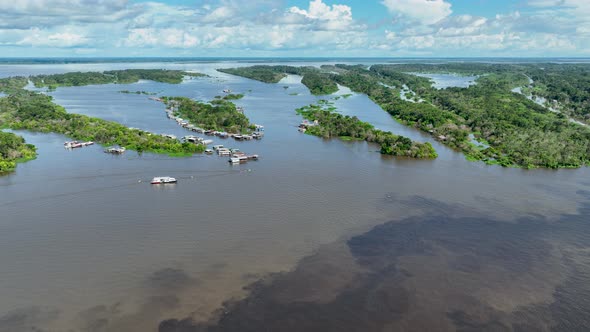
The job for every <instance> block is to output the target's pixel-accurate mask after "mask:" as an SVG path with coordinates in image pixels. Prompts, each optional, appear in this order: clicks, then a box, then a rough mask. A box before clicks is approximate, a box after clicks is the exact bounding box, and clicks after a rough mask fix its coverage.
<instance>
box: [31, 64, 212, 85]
mask: <svg viewBox="0 0 590 332" xmlns="http://www.w3.org/2000/svg"><path fill="white" fill-rule="evenodd" d="M185 76H191V77H195V76H205V75H204V74H201V73H191V72H186V71H182V70H166V69H125V70H110V71H105V72H102V73H101V72H72V73H64V74H52V75H37V76H31V77H30V78H29V79H30V80H31V81H32V82H33V83H34V84H35V87H37V88H42V87H48V88H50V89H55V88H57V87H60V86H83V85H92V84H110V83H117V84H129V83H136V82H138V81H139V80H150V81H156V82H162V83H170V84H178V83H181V82H182V79H183V78H184V77H185Z"/></svg>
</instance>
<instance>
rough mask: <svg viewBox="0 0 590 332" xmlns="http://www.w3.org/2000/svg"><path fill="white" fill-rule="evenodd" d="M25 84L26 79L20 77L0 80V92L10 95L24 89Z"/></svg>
mask: <svg viewBox="0 0 590 332" xmlns="http://www.w3.org/2000/svg"><path fill="white" fill-rule="evenodd" d="M27 83H28V79H27V78H26V77H22V76H16V77H6V78H0V92H4V93H7V94H10V93H13V92H16V91H18V90H20V89H22V88H24V87H25V86H26V85H27Z"/></svg>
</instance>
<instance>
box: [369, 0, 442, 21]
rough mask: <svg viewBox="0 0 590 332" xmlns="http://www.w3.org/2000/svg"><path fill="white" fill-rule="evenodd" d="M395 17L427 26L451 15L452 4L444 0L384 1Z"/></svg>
mask: <svg viewBox="0 0 590 332" xmlns="http://www.w3.org/2000/svg"><path fill="white" fill-rule="evenodd" d="M381 3H382V4H383V5H384V6H385V7H387V10H389V12H390V13H391V14H393V15H395V16H401V17H404V18H408V19H410V20H415V21H419V22H421V23H425V24H432V23H436V22H438V21H440V20H442V19H443V18H445V17H447V16H449V15H451V13H452V12H453V11H452V10H451V4H450V3H449V2H446V1H444V0H383V1H382V2H381Z"/></svg>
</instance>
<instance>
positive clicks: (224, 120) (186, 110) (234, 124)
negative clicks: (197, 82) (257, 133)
mask: <svg viewBox="0 0 590 332" xmlns="http://www.w3.org/2000/svg"><path fill="white" fill-rule="evenodd" d="M242 96H243V95H227V96H224V97H219V96H218V97H216V98H215V99H213V100H212V101H210V102H209V103H203V102H199V101H196V100H192V99H190V98H186V97H161V98H160V99H161V100H162V102H163V103H164V104H165V105H166V106H167V107H168V108H170V109H172V111H173V114H174V115H175V116H177V117H180V118H182V119H183V120H186V121H188V123H189V124H191V125H193V126H196V127H199V128H203V129H205V130H216V131H226V132H228V133H231V134H239V133H244V134H245V133H251V132H252V131H254V130H255V126H254V125H253V124H251V123H250V121H249V120H248V118H247V117H246V116H245V115H244V114H243V113H241V112H239V111H238V109H237V107H236V105H235V104H234V103H232V102H231V101H229V100H234V99H239V98H241V97H242ZM228 97H229V98H228Z"/></svg>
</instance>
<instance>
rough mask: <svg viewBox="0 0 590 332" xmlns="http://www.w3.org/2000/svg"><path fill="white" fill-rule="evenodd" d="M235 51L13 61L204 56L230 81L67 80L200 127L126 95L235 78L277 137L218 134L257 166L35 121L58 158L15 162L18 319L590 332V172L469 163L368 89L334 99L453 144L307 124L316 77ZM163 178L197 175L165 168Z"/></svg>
mask: <svg viewBox="0 0 590 332" xmlns="http://www.w3.org/2000/svg"><path fill="white" fill-rule="evenodd" d="M305 64H306V65H307V64H310V63H305ZM311 64H312V65H314V63H311ZM236 65H247V64H244V63H232V62H220V63H190V64H176V63H133V64H129V63H125V64H115V63H113V64H108V63H103V64H84V65H81V64H73V65H27V66H25V65H2V66H0V76H12V75H18V74H20V75H28V74H38V73H54V72H67V71H76V70H82V71H87V70H88V71H89V70H106V69H118V68H178V69H186V70H195V71H201V72H205V73H207V74H210V75H212V77H210V78H199V79H194V80H188V81H186V82H185V83H183V84H180V85H169V84H162V83H154V82H140V83H137V84H131V85H102V86H87V87H71V88H59V89H58V90H57V91H55V92H52V93H51V95H53V96H54V98H55V101H56V102H57V103H58V104H61V105H63V106H64V107H66V109H67V110H68V111H69V112H73V113H81V114H87V115H91V116H96V117H101V118H104V119H108V120H115V121H119V122H121V123H124V124H125V125H128V126H130V127H138V128H141V129H146V130H150V131H153V132H156V133H170V134H174V135H177V136H179V137H180V136H183V135H188V134H189V133H188V132H186V131H185V130H184V129H182V128H180V127H178V126H177V125H176V124H175V123H174V122H173V121H170V120H168V119H167V118H166V117H165V113H164V107H163V105H162V104H160V103H158V102H154V101H151V100H149V99H148V98H147V97H146V96H145V95H128V94H121V93H118V91H119V90H131V91H136V90H144V91H149V92H155V93H158V94H160V95H182V96H187V97H191V98H197V99H200V100H209V99H212V98H213V97H214V96H215V95H219V94H221V93H222V92H221V91H222V90H223V89H225V88H229V89H231V90H232V91H234V92H238V93H245V95H246V96H245V97H244V98H243V99H241V100H238V101H236V104H238V105H239V106H243V107H244V108H245V110H246V115H247V116H248V117H249V118H250V119H251V121H252V122H254V123H259V124H263V125H264V126H265V128H266V129H265V137H264V139H263V140H261V141H252V142H235V141H233V140H221V139H216V143H219V144H224V145H226V146H230V147H238V148H240V149H241V150H242V151H246V152H250V153H257V154H259V155H260V156H261V159H260V160H259V161H257V162H250V163H247V164H243V165H240V166H230V165H228V163H227V162H226V159H225V158H218V157H217V156H208V155H197V156H194V157H191V158H171V157H167V156H162V155H152V154H144V155H138V154H136V153H134V152H128V153H126V154H124V155H122V156H112V155H108V154H105V153H102V148H101V147H100V146H91V147H87V148H83V149H77V150H74V151H68V150H65V149H64V148H63V141H65V140H66V139H67V138H66V137H64V136H60V135H55V134H37V133H28V132H19V134H22V135H23V136H24V137H25V138H26V139H27V141H28V142H30V143H33V144H35V145H37V146H38V149H39V157H38V159H36V160H34V161H30V162H27V163H24V164H20V165H19V166H18V169H17V171H16V172H15V173H12V174H10V175H5V176H2V177H0V209H1V211H2V213H1V217H0V271H1V277H0V331H2V332H4V331H10V332H15V331H93V332H99V331H100V332H103V331H109V332H110V331H132V332H133V331H158V330H160V331H165V332H168V331H404V330H405V331H485V330H489V331H529V330H530V331H548V330H560V331H583V330H589V329H590V321H589V317H590V303H589V302H590V278H589V276H590V274H589V273H590V228H589V226H588V222H589V221H590V217H588V215H589V214H590V210H589V204H590V171H589V170H588V168H582V169H578V170H559V171H551V170H520V169H506V168H501V167H497V166H486V165H484V164H482V163H472V162H468V161H466V160H465V158H464V157H463V155H461V154H459V153H456V152H454V151H452V150H450V149H448V148H446V147H445V146H442V145H440V144H437V143H436V142H433V141H432V140H431V139H430V138H429V137H428V136H425V135H423V134H421V133H420V132H418V131H416V130H414V129H412V128H408V127H405V126H402V125H400V124H398V123H397V122H395V121H394V120H393V119H392V118H391V117H389V116H388V115H387V114H386V113H385V112H384V111H383V110H381V109H380V108H379V107H378V106H376V105H375V104H373V103H372V102H371V101H370V100H369V99H368V98H367V97H366V96H363V95H356V94H354V95H353V96H351V97H349V98H340V99H338V100H334V103H335V106H336V107H338V110H339V111H340V112H342V113H344V114H351V115H357V116H358V117H359V118H360V119H362V120H364V121H368V122H371V123H372V124H374V125H375V126H376V127H378V128H380V129H383V130H391V131H393V132H394V133H398V134H402V135H405V136H408V137H411V138H412V139H416V140H419V141H431V142H432V143H433V145H434V146H435V148H436V149H437V152H438V153H439V158H438V159H436V160H434V161H429V160H427V161H423V160H422V161H420V160H410V159H400V158H398V159H396V158H391V157H384V156H381V155H380V154H379V153H378V152H377V150H378V147H376V146H373V145H369V144H366V143H363V142H360V143H359V142H342V141H339V140H322V139H320V138H316V137H312V136H308V135H304V134H301V133H299V132H297V128H296V126H297V125H298V124H299V122H300V121H301V118H300V117H299V116H297V114H296V113H295V109H296V108H297V107H300V106H303V105H306V104H309V103H312V102H314V101H316V100H317V99H318V98H317V97H314V96H311V95H310V94H309V92H308V91H307V89H306V88H305V87H304V86H302V85H301V84H300V82H299V78H297V77H293V76H292V77H288V78H286V79H285V80H284V81H283V82H281V83H279V84H264V83H260V82H255V81H251V80H247V79H243V78H239V77H232V76H229V75H225V74H221V73H217V72H215V70H214V69H215V68H219V67H233V66H236ZM294 65H298V64H294ZM316 65H317V64H316ZM453 79H455V80H456V79H457V78H456V77H453ZM285 87H287V88H285ZM347 92H348V91H346V89H342V91H341V92H339V94H340V95H342V94H345V93H347ZM294 94H297V95H294ZM333 97H334V96H328V97H324V98H327V99H329V98H333ZM164 175H168V176H174V177H176V178H178V179H179V183H178V184H177V185H173V186H163V187H162V186H160V187H155V186H150V185H149V184H148V183H147V182H148V180H149V179H151V178H152V177H154V176H164Z"/></svg>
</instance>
